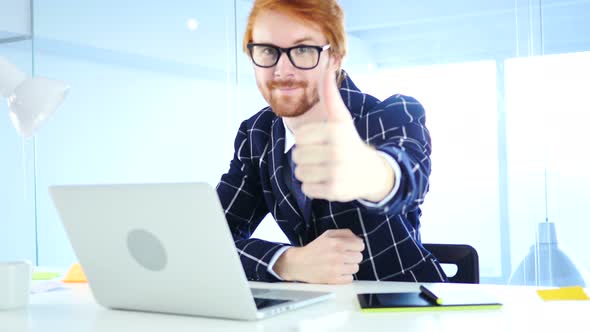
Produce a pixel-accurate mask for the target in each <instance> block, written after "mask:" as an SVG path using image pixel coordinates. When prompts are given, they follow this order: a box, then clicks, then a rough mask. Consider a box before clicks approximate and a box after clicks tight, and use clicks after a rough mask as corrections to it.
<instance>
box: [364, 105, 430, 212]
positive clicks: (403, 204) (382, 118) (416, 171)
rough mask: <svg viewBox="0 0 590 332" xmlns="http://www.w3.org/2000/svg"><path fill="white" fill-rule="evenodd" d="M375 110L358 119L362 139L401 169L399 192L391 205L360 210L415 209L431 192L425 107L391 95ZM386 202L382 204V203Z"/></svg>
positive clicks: (398, 210) (386, 204)
mask: <svg viewBox="0 0 590 332" xmlns="http://www.w3.org/2000/svg"><path fill="white" fill-rule="evenodd" d="M376 108H377V109H376V110H370V111H369V112H367V113H366V114H367V115H366V117H365V118H363V119H359V120H358V125H357V128H358V129H359V135H360V136H361V138H362V139H363V140H364V141H365V142H368V144H370V145H371V146H373V147H375V149H376V150H377V151H378V152H380V153H384V154H387V155H389V156H390V157H391V158H393V160H394V161H395V162H396V163H397V164H398V166H399V170H400V176H399V178H396V181H398V183H397V184H396V186H399V187H398V190H397V192H396V193H395V194H394V195H393V197H391V199H390V200H389V202H387V203H385V204H379V205H366V204H362V203H360V202H358V201H357V204H359V205H360V206H361V207H364V208H367V209H369V210H371V211H374V212H377V213H381V214H387V215H397V214H400V213H405V212H407V211H412V210H415V209H416V208H417V207H418V206H419V205H420V204H422V202H423V201H424V197H425V195H426V193H427V192H428V186H429V177H430V171H431V161H430V153H431V140H430V134H429V132H428V129H427V128H426V123H425V112H424V108H423V107H422V105H421V104H420V103H419V102H418V101H417V100H416V99H414V98H412V97H408V96H402V95H395V96H392V97H390V98H388V99H386V100H384V101H383V102H381V103H380V104H379V105H377V106H376ZM382 203H383V202H382Z"/></svg>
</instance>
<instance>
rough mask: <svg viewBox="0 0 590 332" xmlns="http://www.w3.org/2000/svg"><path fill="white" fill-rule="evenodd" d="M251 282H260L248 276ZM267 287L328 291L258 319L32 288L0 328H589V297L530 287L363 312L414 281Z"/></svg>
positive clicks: (71, 288)
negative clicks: (457, 301) (467, 302)
mask: <svg viewBox="0 0 590 332" xmlns="http://www.w3.org/2000/svg"><path fill="white" fill-rule="evenodd" d="M252 286H260V284H259V283H252ZM263 286H268V287H271V288H282V289H303V290H322V291H333V292H335V295H336V296H335V297H334V298H332V299H330V300H328V301H326V302H324V303H321V304H316V305H312V306H309V307H306V308H303V309H299V310H295V311H292V312H288V313H284V314H281V315H278V316H275V317H273V318H269V319H266V320H262V321H258V322H241V321H232V320H222V319H211V318H199V317H187V316H175V315H164V314H152V313H141V312H127V311H118V310H109V309H106V308H103V307H101V306H99V305H98V304H96V302H95V301H94V298H93V297H92V294H91V292H90V290H89V288H88V286H87V285H86V284H79V285H65V287H66V289H62V290H56V291H51V292H48V293H40V294H35V295H32V296H31V303H30V305H29V306H28V308H27V309H25V310H17V311H0V331H7V332H8V331H10V332H21V331H42V332H50V331H61V332H68V331H76V332H85V331H95V332H102V331H109V332H112V331H141V332H151V331H209V330H214V331H245V332H247V331H256V332H260V331H339V332H343V331H406V332H407V331H409V332H411V331H420V332H426V331H452V332H461V331H494V332H498V331H519V332H521V331H557V332H558V331H559V330H558V329H563V328H564V327H566V326H567V327H574V329H573V330H576V331H589V330H590V326H589V320H588V316H590V301H565V302H543V301H542V300H541V299H540V298H539V297H538V296H537V294H536V292H535V288H532V287H516V286H495V285H459V284H449V285H446V287H457V289H476V288H477V289H478V290H479V289H482V290H485V291H487V292H490V293H493V294H494V296H495V297H497V298H498V300H500V301H501V302H503V303H504V306H503V307H502V308H501V309H491V310H474V311H438V312H436V311H430V312H410V313H361V312H360V311H359V307H358V302H357V300H356V296H355V295H356V294H357V293H363V292H390V291H391V292H392V291H414V290H417V288H418V285H417V284H412V283H394V282H366V281H365V282H362V281H361V282H355V283H353V284H351V285H345V286H323V285H308V284H292V283H278V284H263Z"/></svg>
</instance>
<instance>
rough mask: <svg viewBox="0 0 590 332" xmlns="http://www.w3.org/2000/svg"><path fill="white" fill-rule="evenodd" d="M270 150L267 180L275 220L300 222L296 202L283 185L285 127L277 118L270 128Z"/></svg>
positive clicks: (285, 185)
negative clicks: (273, 205) (270, 190)
mask: <svg viewBox="0 0 590 332" xmlns="http://www.w3.org/2000/svg"><path fill="white" fill-rule="evenodd" d="M270 139H271V149H270V150H269V151H268V152H267V153H268V161H269V167H268V172H269V174H268V175H269V178H270V183H271V187H272V190H273V192H274V196H275V197H276V204H277V205H278V211H276V213H277V214H279V215H277V216H275V218H277V219H283V220H285V219H286V220H301V221H302V219H303V217H302V214H301V212H300V211H299V209H298V208H297V200H296V199H295V197H294V196H293V195H292V194H291V191H290V190H289V187H288V186H287V184H286V183H285V180H284V179H285V174H284V172H285V171H288V169H289V168H288V167H287V163H288V160H287V157H286V155H285V126H284V125H283V120H282V119H281V118H279V117H277V118H276V119H275V120H274V121H273V123H272V127H271V135H270Z"/></svg>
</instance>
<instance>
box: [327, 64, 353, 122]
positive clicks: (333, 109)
mask: <svg viewBox="0 0 590 332" xmlns="http://www.w3.org/2000/svg"><path fill="white" fill-rule="evenodd" d="M331 67H332V66H329V67H328V70H326V73H325V74H324V75H323V76H322V79H321V82H320V102H321V103H322V105H323V107H324V110H325V112H326V115H327V120H328V122H342V121H347V120H350V119H352V117H351V115H350V112H349V111H348V108H346V105H344V101H343V100H342V97H341V96H340V90H339V89H338V84H337V82H336V71H335V70H332V68H331Z"/></svg>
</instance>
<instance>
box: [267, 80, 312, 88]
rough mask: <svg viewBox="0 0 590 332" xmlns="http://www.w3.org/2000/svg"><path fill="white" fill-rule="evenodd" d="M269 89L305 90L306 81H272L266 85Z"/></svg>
mask: <svg viewBox="0 0 590 332" xmlns="http://www.w3.org/2000/svg"><path fill="white" fill-rule="evenodd" d="M267 86H268V88H269V89H281V88H287V89H291V88H306V87H307V82H306V81H296V80H272V81H270V82H268V84H267Z"/></svg>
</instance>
